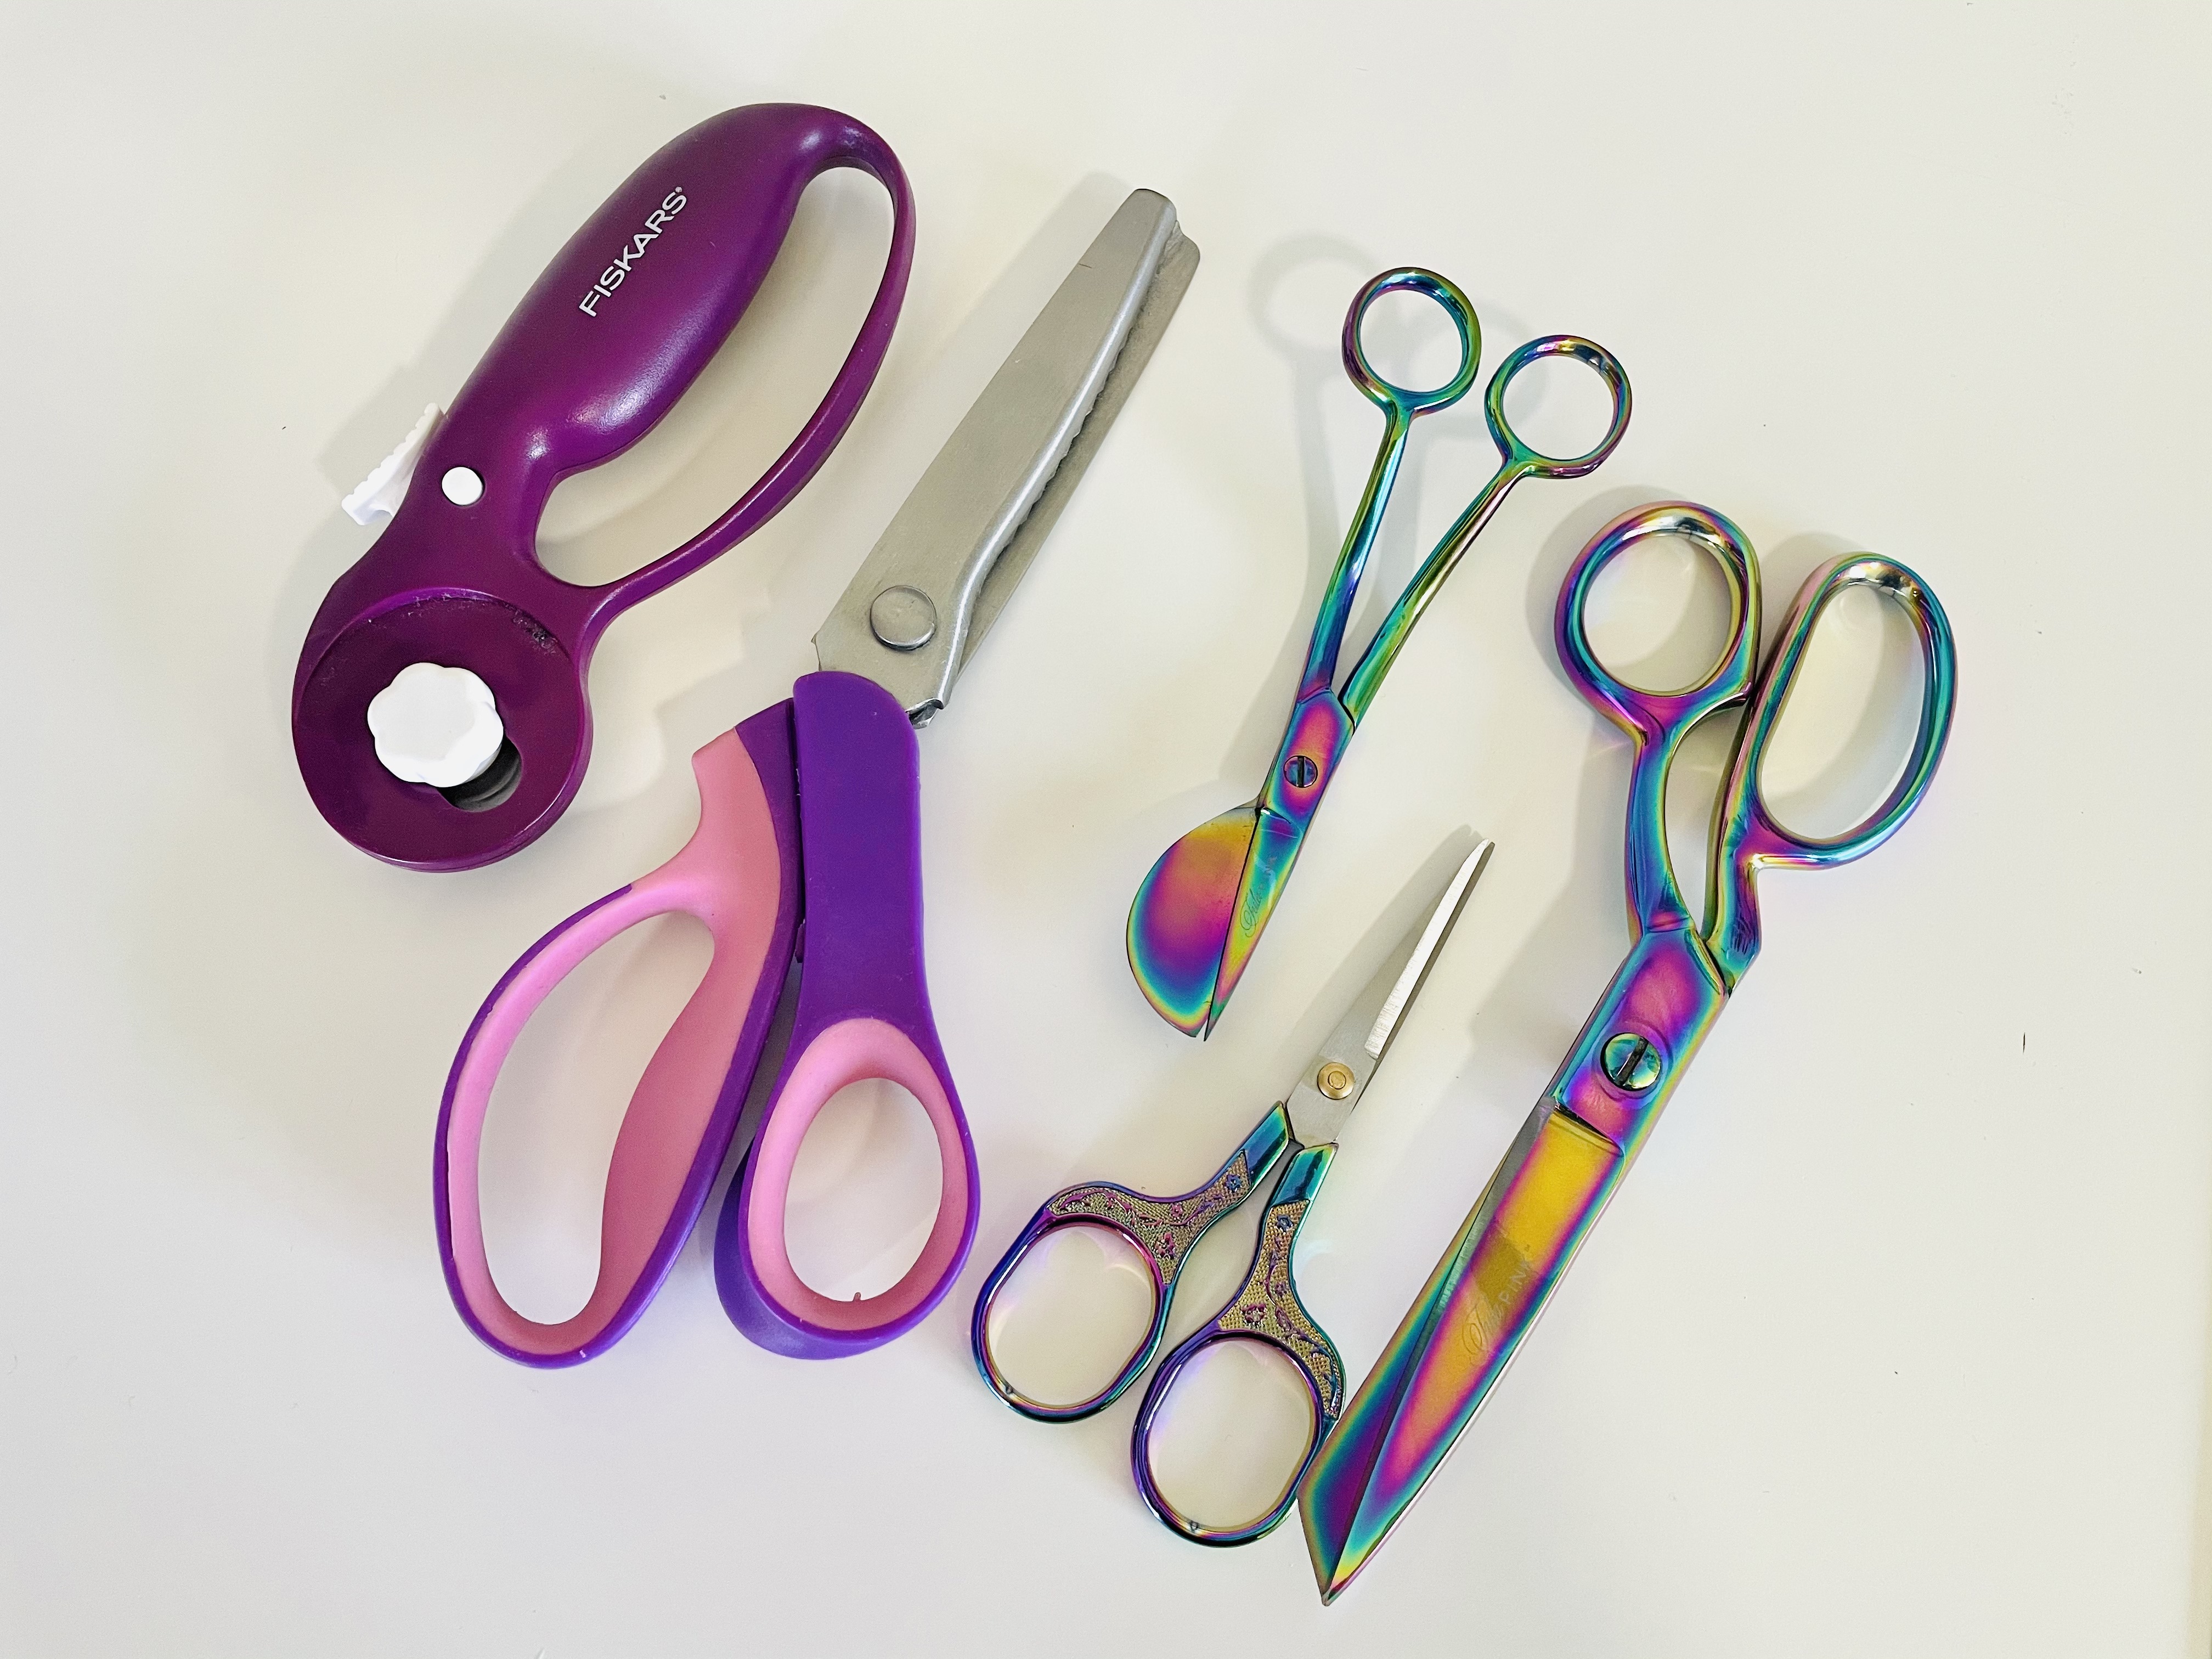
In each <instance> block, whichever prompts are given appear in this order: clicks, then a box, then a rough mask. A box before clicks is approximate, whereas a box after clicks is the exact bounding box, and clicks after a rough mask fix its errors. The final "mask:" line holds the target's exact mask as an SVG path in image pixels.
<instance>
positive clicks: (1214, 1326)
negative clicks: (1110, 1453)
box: [1129, 1146, 1344, 1545]
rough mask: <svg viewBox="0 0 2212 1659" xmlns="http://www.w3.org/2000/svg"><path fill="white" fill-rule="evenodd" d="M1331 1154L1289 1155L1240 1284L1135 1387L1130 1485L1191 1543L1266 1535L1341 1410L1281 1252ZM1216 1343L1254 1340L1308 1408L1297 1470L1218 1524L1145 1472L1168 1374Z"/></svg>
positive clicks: (1337, 1367)
mask: <svg viewBox="0 0 2212 1659" xmlns="http://www.w3.org/2000/svg"><path fill="white" fill-rule="evenodd" d="M1335 1156H1336V1148H1335V1147H1334V1146H1308V1147H1306V1148H1304V1150H1302V1151H1301V1152H1299V1153H1298V1154H1297V1157H1295V1158H1292V1159H1291V1162H1290V1167H1289V1168H1288V1169H1286V1170H1284V1171H1283V1178H1282V1180H1281V1181H1280V1182H1279V1183H1277V1185H1276V1188H1275V1195H1274V1196H1273V1198H1272V1199H1270V1200H1268V1202H1267V1214H1266V1215H1264V1216H1262V1217H1261V1220H1260V1238H1259V1243H1257V1244H1256V1245H1255V1246H1254V1248H1253V1251H1252V1267H1251V1270H1250V1271H1249V1273H1246V1274H1245V1276H1244V1283H1243V1287H1242V1288H1240V1289H1239V1290H1238V1291H1237V1294H1236V1295H1235V1296H1233V1297H1231V1298H1230V1300H1229V1303H1228V1304H1227V1305H1226V1306H1225V1307H1224V1308H1223V1309H1222V1310H1221V1311H1220V1312H1219V1313H1218V1314H1216V1315H1214V1316H1213V1317H1212V1319H1210V1320H1208V1321H1207V1322H1206V1323H1205V1324H1204V1325H1202V1326H1200V1328H1198V1329H1197V1330H1196V1331H1195V1332H1194V1333H1193V1334H1191V1335H1190V1337H1189V1338H1188V1339H1187V1340H1185V1341H1184V1342H1183V1343H1182V1345H1181V1346H1178V1347H1177V1348H1176V1350H1175V1352H1172V1353H1170V1355H1169V1356H1168V1357H1167V1359H1166V1361H1165V1363H1164V1364H1162V1365H1161V1366H1160V1368H1159V1370H1158V1372H1156V1373H1155V1374H1154V1375H1153V1377H1152V1385H1151V1386H1150V1387H1149V1388H1147V1389H1146V1390H1145V1398H1144V1403H1143V1404H1141V1405H1139V1407H1137V1425H1136V1430H1135V1432H1134V1433H1133V1435H1132V1436H1131V1437H1130V1443H1129V1463H1130V1467H1131V1468H1132V1470H1133V1472H1134V1474H1135V1475H1136V1477H1137V1490H1138V1491H1139V1492H1142V1493H1143V1494H1144V1496H1145V1502H1146V1503H1147V1504H1151V1505H1152V1513H1153V1514H1155V1515H1157V1516H1159V1517H1160V1519H1161V1520H1162V1521H1164V1522H1166V1523H1167V1524H1168V1525H1169V1526H1170V1527H1171V1528H1174V1529H1175V1530H1176V1532H1178V1533H1180V1534H1182V1535H1183V1536H1184V1537H1186V1538H1188V1539H1190V1540H1191V1541H1194V1542H1195V1543H1200V1544H1216V1545H1230V1544H1249V1543H1250V1542H1251V1541H1253V1540H1254V1539H1255V1538H1264V1537H1265V1536H1267V1534H1269V1533H1270V1532H1273V1530H1274V1529H1275V1527H1276V1525H1277V1523H1278V1522H1280V1521H1281V1520H1282V1518H1283V1517H1284V1516H1285V1515H1287V1514H1289V1513H1290V1509H1291V1502H1292V1501H1293V1499H1294V1498H1296V1496H1297V1487H1298V1482H1299V1481H1300V1480H1303V1479H1304V1477H1305V1472H1306V1469H1307V1468H1308V1467H1309V1466H1310V1464H1311V1463H1312V1462H1313V1460H1314V1454H1315V1453H1316V1452H1317V1451H1319V1450H1320V1449H1321V1445H1322V1442H1323V1441H1325V1440H1327V1439H1328V1431H1330V1430H1331V1429H1333V1428H1334V1427H1335V1426H1336V1419H1337V1418H1338V1416H1339V1415H1340V1413H1342V1412H1343V1410H1344V1361H1343V1359H1342V1358H1340V1356H1339V1355H1338V1353H1337V1352H1336V1344H1334V1342H1332V1341H1330V1340H1328V1333H1327V1332H1326V1331H1324V1330H1322V1328H1321V1327H1320V1326H1319V1325H1317V1324H1316V1323H1315V1322H1314V1317H1313V1316H1312V1315H1311V1314H1310V1313H1308V1312H1307V1311H1306V1306H1305V1304H1304V1303H1303V1302H1301V1301H1300V1300H1299V1299H1298V1291H1297V1283H1296V1281H1295V1280H1294V1279H1292V1277H1291V1250H1292V1249H1293V1248H1294V1247H1295V1246H1296V1245H1297V1237H1298V1229H1299V1228H1300V1227H1301V1226H1302V1225H1304V1222H1305V1216H1306V1206H1308V1205H1309V1204H1310V1202H1311V1201H1312V1200H1313V1196H1314V1194H1315V1193H1316V1191H1318V1190H1319V1189H1320V1187H1321V1183H1322V1177H1323V1176H1326V1175H1327V1174H1328V1166H1329V1161H1330V1160H1331V1159H1332V1158H1334V1157H1335ZM1217 1342H1261V1343H1265V1344H1266V1345H1267V1346H1269V1347H1271V1348H1273V1349H1274V1350H1276V1351H1277V1352H1279V1353H1280V1354H1282V1355H1283V1356H1284V1357H1285V1358H1287V1359H1288V1360H1289V1361H1290V1362H1291V1366H1292V1368H1293V1369H1294V1370H1297V1374H1298V1376H1299V1377H1300V1379H1301V1380H1302V1381H1304V1383H1305V1385H1306V1392H1307V1394H1308V1395H1310V1400H1311V1404H1312V1407H1313V1420H1312V1426H1311V1430H1310V1438H1309V1439H1308V1440H1307V1442H1306V1448H1305V1451H1304V1455H1302V1456H1301V1457H1300V1458H1299V1459H1298V1467H1297V1473H1295V1474H1292V1475H1291V1478H1290V1479H1289V1480H1287V1481H1285V1483H1284V1486H1283V1490H1282V1492H1281V1493H1280V1494H1279V1496H1278V1497H1277V1498H1276V1499H1275V1501H1274V1503H1273V1505H1272V1506H1271V1507H1270V1508H1269V1509H1268V1510H1267V1512H1266V1513H1265V1514H1263V1515H1261V1516H1258V1517H1257V1518H1255V1519H1253V1520H1249V1521H1245V1522H1237V1523H1234V1524H1231V1525H1225V1526H1216V1525H1212V1524H1210V1523H1208V1522H1202V1521H1198V1520H1194V1518H1192V1517H1191V1516H1188V1515H1185V1514H1184V1513H1183V1512H1182V1510H1179V1509H1177V1508H1176V1505H1175V1504H1174V1502H1173V1501H1172V1500H1171V1499H1170V1498H1169V1497H1168V1496H1167V1494H1166V1493H1164V1492H1162V1491H1161V1490H1160V1487H1159V1483H1158V1481H1157V1480H1155V1479H1154V1478H1153V1475H1152V1430H1153V1425H1154V1424H1155V1423H1156V1422H1157V1420H1158V1415H1159V1413H1160V1410H1161V1407H1164V1406H1165V1405H1166V1403H1167V1401H1168V1399H1169V1396H1170V1395H1172V1394H1173V1393H1174V1391H1175V1386H1176V1379H1177V1378H1178V1377H1179V1376H1181V1375H1182V1370H1183V1367H1184V1366H1186V1365H1188V1364H1190V1363H1191V1361H1192V1360H1194V1359H1195V1358H1198V1357H1199V1355H1200V1354H1201V1353H1203V1352H1205V1351H1206V1349H1208V1348H1210V1347H1212V1346H1213V1345H1214V1344H1215V1343H1217Z"/></svg>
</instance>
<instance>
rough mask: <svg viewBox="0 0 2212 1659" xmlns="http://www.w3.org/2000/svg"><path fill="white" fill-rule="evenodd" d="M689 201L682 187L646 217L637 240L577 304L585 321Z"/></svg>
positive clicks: (601, 273)
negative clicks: (648, 244) (648, 245)
mask: <svg viewBox="0 0 2212 1659" xmlns="http://www.w3.org/2000/svg"><path fill="white" fill-rule="evenodd" d="M689 202H690V197H687V196H686V195H684V191H683V187H682V186H681V185H678V187H677V188H676V189H674V190H671V191H669V192H668V194H667V195H665V196H664V197H661V198H660V205H659V207H657V208H655V209H654V210H653V211H652V212H650V213H648V214H647V215H646V216H645V228H644V229H643V230H641V231H640V232H638V234H637V237H636V240H634V241H632V242H631V244H630V245H629V246H628V247H626V248H624V249H623V251H622V252H620V253H617V255H615V262H614V263H613V264H611V265H609V266H608V267H607V268H606V269H605V270H603V271H601V272H600V273H599V281H598V282H596V283H592V289H591V292H590V293H588V294H586V295H584V297H583V298H582V299H580V300H579V301H576V309H577V310H579V311H580V312H582V313H584V315H586V317H596V316H598V315H599V301H602V300H607V299H611V298H613V297H614V291H615V290H616V289H618V288H620V287H621V286H622V285H623V277H625V276H629V268H630V267H631V266H632V265H633V264H636V263H637V261H638V260H640V259H641V258H644V256H645V249H646V245H647V243H648V242H652V241H653V240H657V239H658V238H659V235H660V233H661V232H662V231H664V230H665V229H667V228H668V222H669V221H670V220H671V219H673V218H674V217H675V216H677V215H678V214H679V213H681V212H683V211H684V208H685V206H686V205H687V204H689Z"/></svg>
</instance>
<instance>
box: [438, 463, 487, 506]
mask: <svg viewBox="0 0 2212 1659" xmlns="http://www.w3.org/2000/svg"><path fill="white" fill-rule="evenodd" d="M438 488H439V489H442V490H444V491H445V492H446V499H447V501H451V502H452V503H453V505H454V506H455V507H474V506H475V505H476V504H477V502H478V501H482V500H483V478H482V477H478V476H477V470H476V469H475V468H474V467H472V466H449V467H447V469H446V476H445V477H442V478H441V479H439V480H438Z"/></svg>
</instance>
